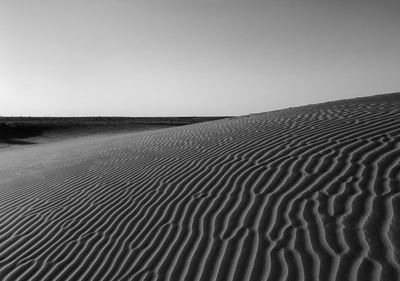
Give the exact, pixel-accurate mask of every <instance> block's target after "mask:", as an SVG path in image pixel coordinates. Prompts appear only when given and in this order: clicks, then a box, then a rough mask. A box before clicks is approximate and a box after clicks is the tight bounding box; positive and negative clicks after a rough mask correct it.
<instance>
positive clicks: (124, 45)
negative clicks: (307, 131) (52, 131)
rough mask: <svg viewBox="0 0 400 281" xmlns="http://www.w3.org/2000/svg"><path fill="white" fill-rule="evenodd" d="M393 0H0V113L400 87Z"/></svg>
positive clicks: (124, 108)
mask: <svg viewBox="0 0 400 281" xmlns="http://www.w3.org/2000/svg"><path fill="white" fill-rule="evenodd" d="M399 15H400V1H398V0H379V1H378V0H335V1H331V0H318V1H317V0H271V1H266V0H265V1H261V0H243V1H239V0H214V1H212V0H185V1H184V0H156V1H154V0H146V1H127V0H108V1H105V0H98V1H92V0H91V1H87V0H86V1H85V0H64V1H57V0H40V1H39V0H0V115H3V116H4V115H30V116H43V115H46V116H50V115H51V116H59V115H63V116H74V115H75V116H85V115H112V116H176V115H242V114H247V113H253V112H263V111H268V110H273V109H279V108H283V107H289V106H295V105H303V104H309V103H317V102H322V101H327V100H335V99H342V98H351V97H357V96H367V95H373V94H379V93H387V92H395V91H400V69H399V67H400V16H399Z"/></svg>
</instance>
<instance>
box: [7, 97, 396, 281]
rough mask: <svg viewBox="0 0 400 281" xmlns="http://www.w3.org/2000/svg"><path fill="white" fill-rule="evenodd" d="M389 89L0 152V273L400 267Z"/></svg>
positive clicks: (248, 273)
mask: <svg viewBox="0 0 400 281" xmlns="http://www.w3.org/2000/svg"><path fill="white" fill-rule="evenodd" d="M399 194H400V94H391V95H382V96H375V97H371V98H362V99H355V100H346V101H338V102H331V103H325V104H319V105H311V106H304V107H298V108H290V109H284V110H279V111H273V112H268V113H262V114H254V115H249V116H244V117H238V118H229V119H223V120H217V121H212V122H205V123H199V124H194V125H188V126H182V127H176V128H168V129H162V130H157V131H150V132H142V133H137V134H134V133H127V132H124V133H115V134H113V135H107V136H96V137H92V138H82V139H80V138H76V139H70V140H65V141H62V142H56V143H49V144H45V145H40V146H35V145H33V146H29V147H27V148H24V149H18V150H12V151H6V150H5V151H0V280H10V281H14V280H186V281H191V280H202V281H206V280H207V281H208V280H251V281H253V280H270V281H272V280H274V281H275V280H328V281H329V280H339V281H340V280H399V279H400V277H399V276H400V264H399V262H400V196H399Z"/></svg>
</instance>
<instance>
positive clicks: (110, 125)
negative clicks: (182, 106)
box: [0, 117, 226, 144]
mask: <svg viewBox="0 0 400 281" xmlns="http://www.w3.org/2000/svg"><path fill="white" fill-rule="evenodd" d="M222 118H226V117H0V143H7V144H30V143H32V142H30V141H29V138H31V137H37V136H41V135H42V134H44V133H45V132H50V131H51V132H71V133H77V134H78V132H81V133H82V132H84V133H85V134H90V133H96V132H104V131H110V132H113V131H121V130H125V131H128V130H132V131H138V130H139V131H140V130H149V129H159V128H167V127H172V126H183V125H189V124H195V123H200V122H206V121H212V120H217V119H222Z"/></svg>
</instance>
